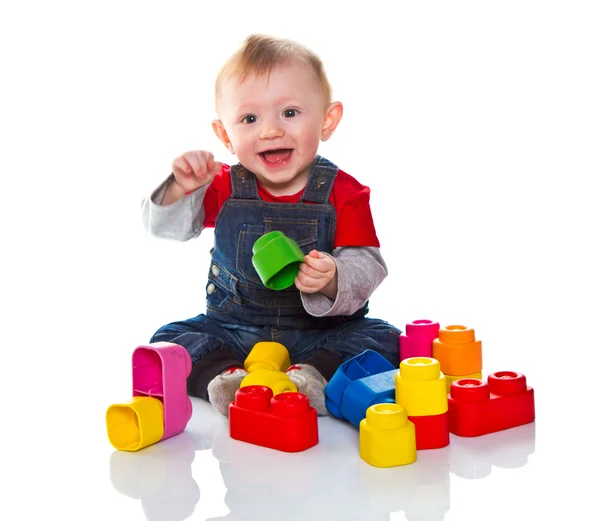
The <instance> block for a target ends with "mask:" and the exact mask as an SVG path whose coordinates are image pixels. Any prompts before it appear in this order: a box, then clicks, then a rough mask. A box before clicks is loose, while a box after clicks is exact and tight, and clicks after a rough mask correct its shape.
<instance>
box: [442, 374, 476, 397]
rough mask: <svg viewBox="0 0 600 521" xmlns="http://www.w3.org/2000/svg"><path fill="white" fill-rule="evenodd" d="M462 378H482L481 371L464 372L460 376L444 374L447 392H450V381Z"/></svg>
mask: <svg viewBox="0 0 600 521" xmlns="http://www.w3.org/2000/svg"><path fill="white" fill-rule="evenodd" d="M464 378H471V379H473V378H474V379H476V380H482V379H483V374H482V373H481V371H479V372H477V373H473V374H464V375H462V376H452V375H450V374H447V375H446V388H447V389H448V392H450V386H451V385H452V382H456V380H462V379H464Z"/></svg>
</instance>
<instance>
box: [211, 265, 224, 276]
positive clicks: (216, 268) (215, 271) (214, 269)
mask: <svg viewBox="0 0 600 521" xmlns="http://www.w3.org/2000/svg"><path fill="white" fill-rule="evenodd" d="M210 271H212V274H213V275H214V276H215V277H218V276H219V273H221V271H220V270H219V266H217V265H216V264H213V265H212V268H211V269H210Z"/></svg>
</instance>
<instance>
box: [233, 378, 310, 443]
mask: <svg viewBox="0 0 600 521" xmlns="http://www.w3.org/2000/svg"><path fill="white" fill-rule="evenodd" d="M229 434H230V436H231V437H232V438H233V439H235V440H240V441H245V442H247V443H253V444H254V445H261V446H262V447H268V448H271V449H276V450H281V451H285V452H300V451H303V450H306V449H308V448H310V447H312V446H314V445H316V444H317V443H318V442H319V433H318V424H317V411H316V410H315V409H314V408H313V407H310V405H309V403H308V398H307V397H306V396H305V395H304V394H301V393H281V394H278V395H277V396H273V391H272V390H271V389H270V388H269V387H265V386H260V385H251V386H248V387H241V388H240V389H238V390H237V392H236V393H235V401H234V402H233V403H232V404H231V405H230V406H229Z"/></svg>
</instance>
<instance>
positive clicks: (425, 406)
mask: <svg viewBox="0 0 600 521" xmlns="http://www.w3.org/2000/svg"><path fill="white" fill-rule="evenodd" d="M395 380H396V403H397V404H398V405H401V406H402V407H404V408H405V409H406V412H407V414H408V415H409V416H434V415H437V414H443V413H445V412H446V411H447V410H448V389H447V387H446V376H445V375H444V374H443V373H442V372H441V371H440V363H439V362H438V361H437V360H436V359H435V358H428V357H420V356H419V357H413V358H405V359H404V360H402V362H400V370H399V371H398V372H397V373H396V376H395Z"/></svg>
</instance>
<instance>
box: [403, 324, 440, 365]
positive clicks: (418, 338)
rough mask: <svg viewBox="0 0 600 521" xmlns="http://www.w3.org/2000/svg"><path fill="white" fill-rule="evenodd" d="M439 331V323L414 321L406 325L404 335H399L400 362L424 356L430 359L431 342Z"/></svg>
mask: <svg viewBox="0 0 600 521" xmlns="http://www.w3.org/2000/svg"><path fill="white" fill-rule="evenodd" d="M439 331H440V324H439V322H432V321H431V320H414V321H413V322H410V323H409V324H406V334H404V335H400V340H399V348H400V361H401V362H402V360H404V359H405V358H413V357H415V356H424V357H427V358H431V353H432V345H433V341H434V340H435V339H436V338H437V337H438V333H439Z"/></svg>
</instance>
